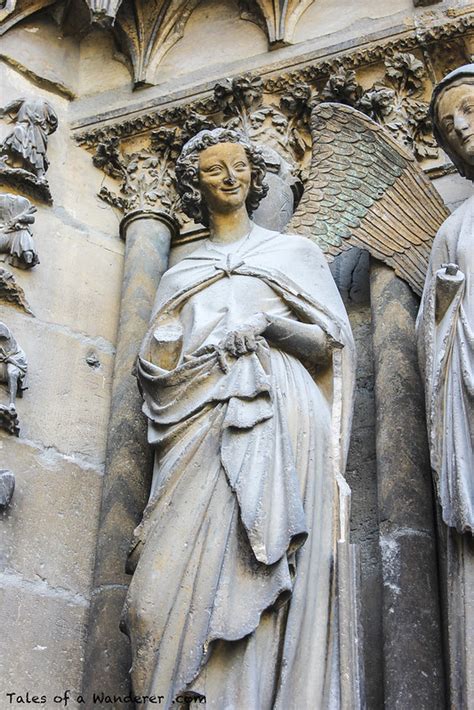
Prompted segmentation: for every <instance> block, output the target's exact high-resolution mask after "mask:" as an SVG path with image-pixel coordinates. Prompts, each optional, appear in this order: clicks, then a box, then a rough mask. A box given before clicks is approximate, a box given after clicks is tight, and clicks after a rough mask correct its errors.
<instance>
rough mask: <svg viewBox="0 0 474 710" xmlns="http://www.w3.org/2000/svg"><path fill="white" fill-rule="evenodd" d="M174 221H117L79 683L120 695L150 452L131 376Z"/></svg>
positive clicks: (133, 217) (145, 213)
mask: <svg viewBox="0 0 474 710" xmlns="http://www.w3.org/2000/svg"><path fill="white" fill-rule="evenodd" d="M176 232H177V227H176V224H175V222H174V220H173V219H172V218H171V217H170V216H169V215H168V214H167V213H165V212H160V211H152V210H135V211H133V212H130V213H129V214H127V215H126V216H125V217H124V218H123V220H122V222H121V224H120V235H121V237H122V238H123V239H124V240H125V257H124V270H123V282H122V295H121V306H120V321H119V329H118V336H117V353H116V358H115V366H114V378H113V384H112V402H111V409H110V419H109V429H108V440H107V455H106V464H105V478H104V487H103V492H102V504H101V512H100V517H99V531H98V541H97V552H96V563H95V570H94V583H93V590H92V599H91V607H90V623H89V629H88V637H87V641H86V658H85V670H84V680H83V689H84V693H85V694H86V695H87V696H89V697H92V693H93V692H94V691H95V692H100V691H104V692H106V693H112V694H113V693H126V691H127V689H128V683H129V676H128V672H129V669H130V658H129V644H128V639H127V638H126V637H125V636H124V635H123V634H122V633H121V631H120V630H119V623H120V613H121V610H122V605H123V600H124V597H125V594H126V591H127V587H128V583H129V581H130V577H129V576H128V575H127V574H126V573H125V562H126V558H127V551H128V547H129V545H130V541H131V539H132V533H133V529H134V528H135V526H136V525H137V524H138V522H139V520H140V518H141V514H142V512H143V509H144V507H145V504H146V500H147V496H148V491H149V484H150V476H151V469H152V452H151V449H150V448H149V447H148V444H147V438H146V428H147V426H146V420H145V417H144V416H143V414H142V411H141V406H142V402H141V397H140V395H139V392H138V387H137V382H136V379H135V377H134V376H133V374H132V370H133V367H134V363H135V359H136V357H137V354H138V350H139V348H140V344H141V341H142V340H143V337H144V335H145V333H146V331H147V329H148V324H149V320H150V315H151V310H152V307H153V303H154V299H155V294H156V290H157V288H158V284H159V283H160V279H161V277H162V275H163V273H164V272H165V271H166V269H167V267H168V257H169V251H170V243H171V239H172V237H173V236H174V235H175V234H176Z"/></svg>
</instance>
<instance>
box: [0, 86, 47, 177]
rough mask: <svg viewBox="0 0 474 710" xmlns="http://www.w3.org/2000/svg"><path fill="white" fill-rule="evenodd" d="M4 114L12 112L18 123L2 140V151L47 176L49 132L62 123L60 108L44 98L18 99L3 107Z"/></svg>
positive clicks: (24, 166) (22, 165)
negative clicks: (58, 109)
mask: <svg viewBox="0 0 474 710" xmlns="http://www.w3.org/2000/svg"><path fill="white" fill-rule="evenodd" d="M4 115H10V116H11V117H12V120H15V119H16V123H15V126H14V128H13V130H12V131H11V132H10V133H9V134H8V135H7V137H6V138H5V139H4V140H3V142H2V143H1V144H0V151H1V150H4V151H6V153H7V154H10V155H11V156H12V158H13V159H14V160H18V161H19V162H20V163H21V167H22V168H24V169H25V170H27V171H28V172H31V173H33V174H34V175H36V177H37V178H38V179H40V180H42V179H44V175H45V173H46V170H47V169H48V165H49V162H48V159H47V157H46V150H47V148H48V136H49V135H50V134H51V133H54V131H55V130H56V128H57V127H58V117H57V115H56V112H55V111H54V109H53V108H52V106H51V105H50V104H49V103H48V102H47V101H45V100H44V99H16V100H15V101H12V102H11V103H9V104H8V105H7V106H5V107H4V108H2V109H0V116H4Z"/></svg>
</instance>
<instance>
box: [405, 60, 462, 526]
mask: <svg viewBox="0 0 474 710" xmlns="http://www.w3.org/2000/svg"><path fill="white" fill-rule="evenodd" d="M431 112H432V119H433V126H434V132H435V137H436V139H437V141H438V143H439V145H440V146H441V147H442V148H443V149H444V150H445V151H446V153H447V154H448V155H449V156H450V158H451V159H452V161H453V163H454V164H455V166H456V167H457V169H458V170H459V172H460V173H461V175H463V176H465V177H467V178H468V179H470V180H474V64H469V65H466V66H462V67H459V68H458V69H456V70H455V71H453V72H451V73H450V74H448V75H447V76H446V77H445V78H444V79H443V81H441V83H440V84H438V86H437V87H436V89H435V91H434V94H433V98H432V102H431ZM418 337H419V352H420V359H421V365H422V368H423V369H424V372H425V383H426V406H427V419H428V431H429V437H430V449H431V464H432V467H433V470H434V472H435V479H436V486H437V490H438V496H439V500H440V504H441V509H442V515H443V520H444V522H445V523H446V524H447V525H448V526H450V527H453V528H456V529H457V530H458V532H459V533H464V532H467V531H470V532H471V533H473V532H474V197H471V198H470V199H468V200H467V201H466V202H465V203H464V204H463V205H461V207H459V208H458V209H457V210H456V211H455V212H453V214H452V215H450V216H449V217H448V219H447V220H446V221H445V222H444V224H443V226H442V227H441V229H440V230H439V232H438V234H437V236H436V239H435V241H434V243H433V250H432V254H431V259H430V264H429V268H428V274H427V278H426V284H425V289H424V293H423V300H422V305H421V309H420V313H419V316H418Z"/></svg>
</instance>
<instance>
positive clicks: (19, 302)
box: [0, 266, 33, 315]
mask: <svg viewBox="0 0 474 710" xmlns="http://www.w3.org/2000/svg"><path fill="white" fill-rule="evenodd" d="M2 302H3V303H10V304H12V305H13V306H16V307H17V308H20V309H21V310H23V311H25V313H29V314H30V315H33V311H32V310H31V308H30V306H29V303H28V301H27V300H26V296H25V292H24V290H23V289H22V288H21V286H20V285H19V284H17V282H16V281H15V278H14V276H13V274H12V273H11V272H10V271H7V270H6V269H4V268H3V267H2V266H0V303H2Z"/></svg>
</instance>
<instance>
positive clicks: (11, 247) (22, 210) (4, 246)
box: [0, 194, 39, 269]
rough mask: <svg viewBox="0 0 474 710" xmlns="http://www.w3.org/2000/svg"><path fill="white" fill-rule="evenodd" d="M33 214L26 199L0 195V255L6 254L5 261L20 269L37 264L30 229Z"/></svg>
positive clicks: (29, 267) (33, 218) (19, 196)
mask: <svg viewBox="0 0 474 710" xmlns="http://www.w3.org/2000/svg"><path fill="white" fill-rule="evenodd" d="M35 212H36V207H34V206H33V205H32V204H31V202H30V201H29V200H27V199H26V197H22V196H21V195H10V194H0V254H7V261H9V263H10V264H12V266H17V267H18V268H20V269H31V268H32V267H33V266H35V265H36V264H38V263H39V258H38V253H37V251H36V246H35V242H34V239H33V235H32V233H31V228H30V224H33V222H34V221H35V216H34V215H35Z"/></svg>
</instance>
